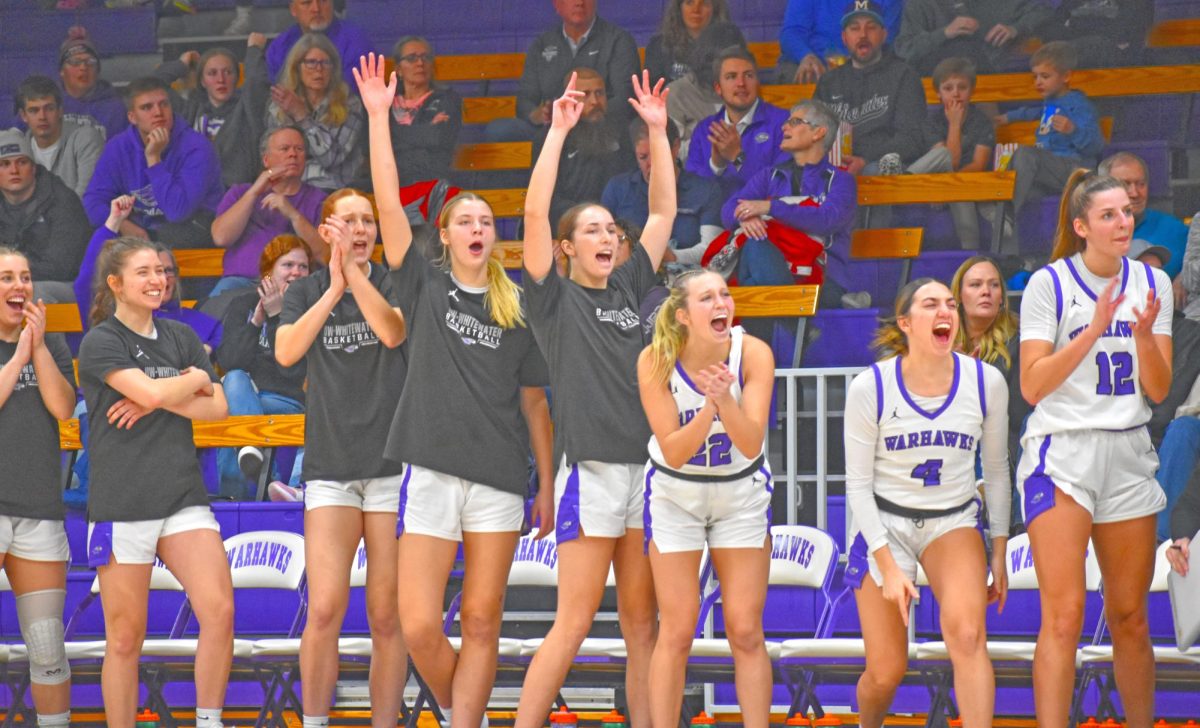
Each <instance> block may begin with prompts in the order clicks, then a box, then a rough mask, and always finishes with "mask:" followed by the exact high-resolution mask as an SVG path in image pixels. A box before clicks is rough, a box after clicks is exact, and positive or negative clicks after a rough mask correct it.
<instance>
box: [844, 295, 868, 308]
mask: <svg viewBox="0 0 1200 728" xmlns="http://www.w3.org/2000/svg"><path fill="white" fill-rule="evenodd" d="M870 306H871V294H870V293H869V292H867V291H855V292H853V293H843V294H842V308H870Z"/></svg>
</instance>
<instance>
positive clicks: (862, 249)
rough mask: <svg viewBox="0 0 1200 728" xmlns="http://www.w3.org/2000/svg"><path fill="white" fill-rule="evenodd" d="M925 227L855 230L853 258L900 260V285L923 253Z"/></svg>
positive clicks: (851, 254) (906, 280)
mask: <svg viewBox="0 0 1200 728" xmlns="http://www.w3.org/2000/svg"><path fill="white" fill-rule="evenodd" d="M924 240H925V228H877V229H874V230H855V231H854V233H853V234H851V236H850V258H851V259H853V260H899V261H900V283H899V285H900V286H903V285H904V284H905V283H908V279H909V276H911V275H912V262H913V260H914V259H915V258H916V257H917V256H919V255H920V254H921V243H922V242H923V241H924Z"/></svg>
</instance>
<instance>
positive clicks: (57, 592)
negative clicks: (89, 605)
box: [17, 589, 71, 685]
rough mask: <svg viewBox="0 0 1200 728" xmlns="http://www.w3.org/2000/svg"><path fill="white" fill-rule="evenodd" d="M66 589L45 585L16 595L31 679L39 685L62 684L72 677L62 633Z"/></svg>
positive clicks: (18, 617) (18, 616)
mask: <svg viewBox="0 0 1200 728" xmlns="http://www.w3.org/2000/svg"><path fill="white" fill-rule="evenodd" d="M66 599H67V591H66V590H65V589H45V590H42V591H35V592H30V593H28V594H22V595H20V596H18V597H17V620H18V621H19V622H20V623H21V637H22V639H24V640H25V649H26V650H27V651H28V653H29V679H30V681H31V682H33V683H35V684H38V685H60V684H62V683H64V682H66V681H67V680H70V679H71V665H70V663H68V662H67V650H66V647H65V645H64V644H63V642H64V637H63V621H62V618H63V604H64V603H65V602H66Z"/></svg>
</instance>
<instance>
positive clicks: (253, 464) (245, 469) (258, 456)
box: [238, 445, 263, 480]
mask: <svg viewBox="0 0 1200 728" xmlns="http://www.w3.org/2000/svg"><path fill="white" fill-rule="evenodd" d="M262 466H263V451H262V450H259V449H258V448H257V447H254V446H253V445H247V446H246V447H243V448H242V449H241V450H238V467H239V468H241V469H242V475H245V476H246V477H247V478H249V479H250V480H258V476H259V475H260V474H261V473H262Z"/></svg>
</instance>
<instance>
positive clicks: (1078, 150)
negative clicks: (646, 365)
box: [1005, 89, 1104, 167]
mask: <svg viewBox="0 0 1200 728" xmlns="http://www.w3.org/2000/svg"><path fill="white" fill-rule="evenodd" d="M1050 106H1055V107H1058V113H1060V114H1062V115H1063V116H1065V117H1067V118H1068V119H1070V120H1071V123H1073V124H1075V131H1073V132H1071V133H1070V134H1063V133H1061V132H1057V131H1054V130H1053V129H1050V130H1049V131H1047V132H1045V133H1043V132H1042V129H1041V128H1040V126H1039V129H1038V132H1037V146H1038V149H1046V150H1048V151H1050V152H1051V153H1052V154H1056V155H1058V156H1060V157H1079V159H1080V160H1081V161H1083V162H1084V163H1085V165H1087V166H1092V167H1094V166H1096V162H1098V161H1099V159H1100V150H1101V149H1103V148H1104V134H1103V133H1102V132H1101V131H1100V121H1099V119H1097V118H1096V109H1095V107H1093V106H1092V102H1091V101H1088V97H1087V96H1084V94H1083V92H1082V91H1077V90H1075V89H1071V90H1070V91H1068V92H1066V93H1065V94H1063V95H1062V96H1059V97H1057V98H1053V99H1046V103H1045V104H1044V105H1042V106H1023V107H1021V108H1019V109H1013V110H1012V111H1009V112H1008V113H1006V114H1005V117H1006V118H1007V119H1008V120H1009V121H1038V120H1039V119H1041V118H1042V115H1043V114H1044V113H1045V111H1046V109H1047V107H1050Z"/></svg>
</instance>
